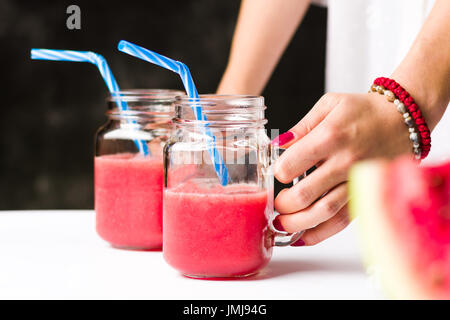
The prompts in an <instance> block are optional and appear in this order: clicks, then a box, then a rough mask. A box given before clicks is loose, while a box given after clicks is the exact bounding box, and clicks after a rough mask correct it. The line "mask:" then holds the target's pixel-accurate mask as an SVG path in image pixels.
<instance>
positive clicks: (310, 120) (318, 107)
mask: <svg viewBox="0 0 450 320" xmlns="http://www.w3.org/2000/svg"><path fill="white" fill-rule="evenodd" d="M338 99H339V95H338V94H335V93H327V94H324V95H323V96H322V97H321V98H320V99H319V100H318V101H317V102H316V104H315V105H314V106H313V107H312V109H311V110H310V111H309V112H308V113H307V114H306V116H304V117H303V118H302V119H301V120H300V121H299V122H298V123H297V124H296V125H295V126H293V127H292V128H291V129H290V130H289V131H288V132H285V133H283V134H282V135H280V137H281V139H279V138H276V139H275V140H274V142H275V144H276V145H278V146H283V148H288V147H290V146H291V145H293V144H294V143H295V142H296V141H298V140H299V139H301V138H303V137H304V136H306V135H307V134H308V133H309V132H311V131H312V130H313V129H314V128H315V127H316V126H317V125H318V124H319V123H320V122H322V120H323V119H325V117H326V116H327V115H328V113H329V112H330V111H331V109H332V108H333V107H334V106H335V105H336V104H337V102H338ZM283 135H284V136H283ZM282 136H283V137H282Z"/></svg>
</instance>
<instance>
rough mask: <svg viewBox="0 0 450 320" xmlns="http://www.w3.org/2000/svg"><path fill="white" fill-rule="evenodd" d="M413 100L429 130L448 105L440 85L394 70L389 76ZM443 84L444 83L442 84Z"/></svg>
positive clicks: (446, 97) (446, 95)
mask: <svg viewBox="0 0 450 320" xmlns="http://www.w3.org/2000/svg"><path fill="white" fill-rule="evenodd" d="M391 78H392V79H394V80H395V81H397V82H398V83H399V84H400V85H401V86H402V87H403V88H405V90H406V91H407V92H408V93H409V94H410V95H411V96H412V97H413V98H414V100H415V101H416V103H417V105H418V106H419V107H420V110H421V111H422V113H423V115H424V117H425V119H426V121H427V123H428V125H429V127H430V129H431V130H433V129H434V127H435V126H436V125H437V123H438V122H439V120H440V119H441V117H442V115H443V114H444V111H445V109H446V107H447V104H448V98H449V97H448V93H446V92H445V91H446V90H445V89H444V88H440V86H441V85H442V83H439V82H436V81H432V80H431V79H424V78H420V77H417V76H414V75H409V74H408V73H407V72H401V69H400V70H396V72H394V73H393V74H392V76H391ZM444 83H445V82H444Z"/></svg>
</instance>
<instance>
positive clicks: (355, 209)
mask: <svg viewBox="0 0 450 320" xmlns="http://www.w3.org/2000/svg"><path fill="white" fill-rule="evenodd" d="M387 167H388V163H387V162H384V161H379V160H378V161H377V160H373V161H365V162H361V163H358V164H356V165H355V166H354V167H353V168H352V169H351V170H350V174H349V195H350V204H349V208H350V215H351V217H352V218H353V219H356V218H357V219H356V220H357V221H356V224H357V233H358V237H359V239H360V246H361V251H362V255H363V261H364V264H365V267H366V270H367V272H368V273H369V274H372V275H373V276H375V278H376V279H377V280H378V281H379V282H380V284H381V286H382V288H383V291H384V292H385V294H386V295H387V297H389V298H393V299H426V298H428V297H427V295H426V294H425V293H424V291H423V290H422V289H421V288H420V285H419V284H418V282H417V281H415V279H416V278H417V277H415V276H414V274H413V272H412V270H411V268H410V267H409V265H408V263H407V261H408V259H409V258H408V257H407V256H406V255H405V254H406V251H407V250H404V249H405V248H402V245H401V243H400V241H399V238H397V236H396V233H395V232H396V230H395V229H394V226H393V225H392V223H390V221H389V217H388V216H387V215H388V214H389V210H388V209H387V208H386V206H385V204H386V202H387V200H386V199H385V194H384V190H385V186H384V183H385V180H384V179H389V177H388V172H387Z"/></svg>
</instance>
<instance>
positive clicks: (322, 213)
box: [274, 183, 348, 239]
mask: <svg viewBox="0 0 450 320" xmlns="http://www.w3.org/2000/svg"><path fill="white" fill-rule="evenodd" d="M346 188H347V184H346V183H342V184H340V185H338V186H337V187H335V188H334V189H332V190H331V191H329V192H328V193H327V194H326V195H325V196H324V197H323V198H321V199H320V200H319V201H317V202H316V203H314V204H313V205H312V206H310V207H309V208H307V209H305V210H302V211H299V212H296V213H291V214H281V215H279V216H278V217H277V220H278V222H276V223H275V224H276V225H278V226H280V225H281V227H282V228H283V229H284V230H285V231H287V232H290V233H293V232H297V231H301V230H307V229H311V228H314V227H316V226H317V225H319V224H321V223H325V221H327V220H329V219H332V218H333V217H334V216H335V215H336V214H337V213H338V212H340V210H341V209H342V208H343V207H344V206H346V204H347V202H348V199H347V189H346ZM275 224H274V225H275ZM305 234H306V233H305ZM303 238H304V236H303V237H302V239H303Z"/></svg>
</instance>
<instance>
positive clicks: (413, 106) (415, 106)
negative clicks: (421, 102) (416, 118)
mask: <svg viewBox="0 0 450 320" xmlns="http://www.w3.org/2000/svg"><path fill="white" fill-rule="evenodd" d="M418 109H419V107H418V106H417V104H415V103H413V104H411V105H410V106H408V110H409V113H413V112H416V111H417V110H418Z"/></svg>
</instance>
